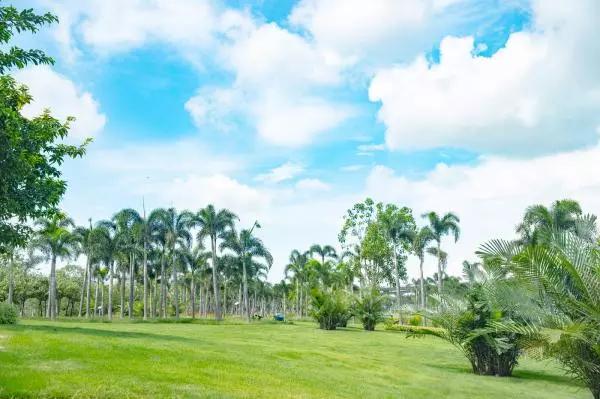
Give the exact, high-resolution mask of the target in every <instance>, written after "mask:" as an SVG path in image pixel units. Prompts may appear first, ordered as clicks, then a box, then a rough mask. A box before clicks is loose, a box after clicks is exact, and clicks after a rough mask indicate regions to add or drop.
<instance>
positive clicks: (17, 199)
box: [0, 7, 88, 252]
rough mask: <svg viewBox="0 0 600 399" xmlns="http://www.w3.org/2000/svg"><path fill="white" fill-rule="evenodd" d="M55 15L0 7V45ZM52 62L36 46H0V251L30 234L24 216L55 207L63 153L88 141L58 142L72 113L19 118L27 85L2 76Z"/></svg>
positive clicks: (76, 152) (72, 153) (77, 152)
mask: <svg viewBox="0 0 600 399" xmlns="http://www.w3.org/2000/svg"><path fill="white" fill-rule="evenodd" d="M56 20H57V19H56V17H55V16H53V15H51V14H44V15H36V14H35V13H34V12H33V11H32V10H23V11H18V10H17V9H15V8H14V7H0V44H7V43H8V42H9V41H10V40H11V39H12V37H13V35H14V34H15V33H19V32H23V31H29V32H36V31H37V29H38V28H39V26H41V25H44V24H49V23H52V22H55V21H56ZM1 47H2V48H5V46H1ZM51 62H52V59H51V58H49V57H47V56H46V55H45V54H44V53H43V52H41V51H39V50H23V49H20V48H18V47H12V48H10V49H9V50H8V51H7V52H5V51H1V50H0V187H1V188H2V189H0V252H7V251H8V250H9V249H10V248H12V247H16V246H24V244H25V241H26V239H27V237H28V235H29V234H30V233H31V229H30V228H29V227H28V226H27V225H26V224H25V221H27V219H30V218H40V217H50V216H52V215H53V214H54V213H56V212H57V206H58V203H59V201H60V199H61V197H62V195H63V194H64V192H65V189H66V182H65V181H64V180H61V178H60V177H61V172H60V170H59V169H58V167H59V166H60V165H61V164H62V162H63V161H64V159H65V158H75V157H79V156H82V155H83V154H84V153H85V146H86V145H87V143H88V141H86V142H85V143H84V144H83V145H81V146H74V145H67V144H64V143H58V144H57V143H56V142H57V141H61V140H62V139H64V138H66V137H67V135H68V133H69V122H71V121H72V118H70V119H67V121H66V122H65V123H63V122H61V121H59V120H57V119H55V118H53V117H52V116H51V115H50V113H49V112H48V111H46V112H44V113H43V114H42V115H40V116H38V117H36V118H33V119H28V118H26V117H24V116H23V115H22V114H21V110H22V109H23V107H24V106H25V105H27V104H29V103H30V102H31V101H32V98H31V96H30V95H29V92H28V90H27V88H26V87H25V86H22V85H19V84H17V82H16V81H15V80H14V79H13V78H12V77H10V76H4V75H2V74H3V73H4V72H5V71H6V70H7V69H8V68H10V67H13V66H16V67H19V68H22V67H24V66H26V65H27V64H29V63H33V64H40V63H51Z"/></svg>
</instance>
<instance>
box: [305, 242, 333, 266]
mask: <svg viewBox="0 0 600 399" xmlns="http://www.w3.org/2000/svg"><path fill="white" fill-rule="evenodd" d="M308 252H309V253H310V256H314V255H315V254H317V255H318V256H319V257H320V258H321V263H322V264H324V263H325V258H327V257H329V258H332V259H337V257H338V256H337V253H336V252H335V248H333V247H332V246H331V245H323V246H320V245H319V244H313V245H312V246H311V247H310V248H309V250H308Z"/></svg>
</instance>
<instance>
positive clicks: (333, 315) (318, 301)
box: [310, 289, 352, 330]
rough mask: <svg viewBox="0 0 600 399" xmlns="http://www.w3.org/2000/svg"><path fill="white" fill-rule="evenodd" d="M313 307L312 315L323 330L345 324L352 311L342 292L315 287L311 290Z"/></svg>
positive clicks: (333, 328)
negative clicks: (326, 290)
mask: <svg viewBox="0 0 600 399" xmlns="http://www.w3.org/2000/svg"><path fill="white" fill-rule="evenodd" d="M311 297H312V300H311V305H312V309H311V312H310V315H311V316H312V317H313V318H314V319H315V320H316V321H317V322H318V323H319V328H321V329H323V330H335V329H336V328H337V327H341V326H345V325H346V324H347V323H348V319H350V317H352V313H351V312H350V309H349V307H348V303H347V300H346V298H345V297H344V295H343V294H342V293H341V292H333V293H329V292H325V291H321V290H318V289H314V290H313V291H312V292H311Z"/></svg>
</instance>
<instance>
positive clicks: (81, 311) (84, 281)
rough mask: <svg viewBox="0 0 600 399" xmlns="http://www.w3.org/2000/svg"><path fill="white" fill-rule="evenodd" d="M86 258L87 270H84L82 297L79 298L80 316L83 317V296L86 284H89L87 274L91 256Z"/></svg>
mask: <svg viewBox="0 0 600 399" xmlns="http://www.w3.org/2000/svg"><path fill="white" fill-rule="evenodd" d="M86 258H87V259H86V261H85V270H84V272H83V284H82V285H81V299H80V300H79V317H81V315H82V313H83V296H84V295H85V286H86V284H87V275H88V273H89V270H90V256H89V255H87V256H86Z"/></svg>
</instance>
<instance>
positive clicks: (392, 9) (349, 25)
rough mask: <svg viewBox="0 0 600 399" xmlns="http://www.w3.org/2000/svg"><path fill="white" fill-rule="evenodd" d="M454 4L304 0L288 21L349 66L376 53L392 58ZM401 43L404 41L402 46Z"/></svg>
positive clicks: (445, 0) (440, 1) (427, 0)
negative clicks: (391, 49)
mask: <svg viewBox="0 0 600 399" xmlns="http://www.w3.org/2000/svg"><path fill="white" fill-rule="evenodd" d="M459 1H460V0H459ZM452 3H456V0H402V1H398V0H370V1H362V0H301V1H300V2H299V3H298V4H297V5H296V6H295V7H294V9H293V10H292V13H291V14H290V16H289V20H290V23H291V24H292V25H293V26H297V27H301V28H303V29H305V30H307V31H308V32H309V33H310V35H311V37H312V38H313V40H314V41H315V43H316V44H317V45H318V46H319V47H320V48H323V49H324V51H327V52H330V53H332V54H335V57H334V58H336V59H338V62H340V63H341V64H346V65H349V64H354V63H357V62H360V61H361V59H364V58H372V56H373V55H375V56H376V57H375V58H379V57H383V58H389V56H390V53H393V52H396V53H397V52H398V51H403V50H404V48H406V47H411V42H420V37H417V35H416V34H415V33H417V32H418V33H421V34H422V33H423V32H422V31H423V28H424V27H425V26H426V22H428V21H429V20H430V19H431V17H432V16H434V15H435V14H436V13H439V12H441V11H443V10H445V9H446V7H447V6H449V5H451V4H452ZM438 24H439V21H438ZM432 25H433V26H434V28H435V25H437V24H432ZM432 30H435V29H432ZM399 42H404V43H403V46H402V47H403V48H401V49H398V46H397V43H399ZM390 48H394V51H390ZM386 53H387V54H386ZM367 61H370V60H368V59H367Z"/></svg>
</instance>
